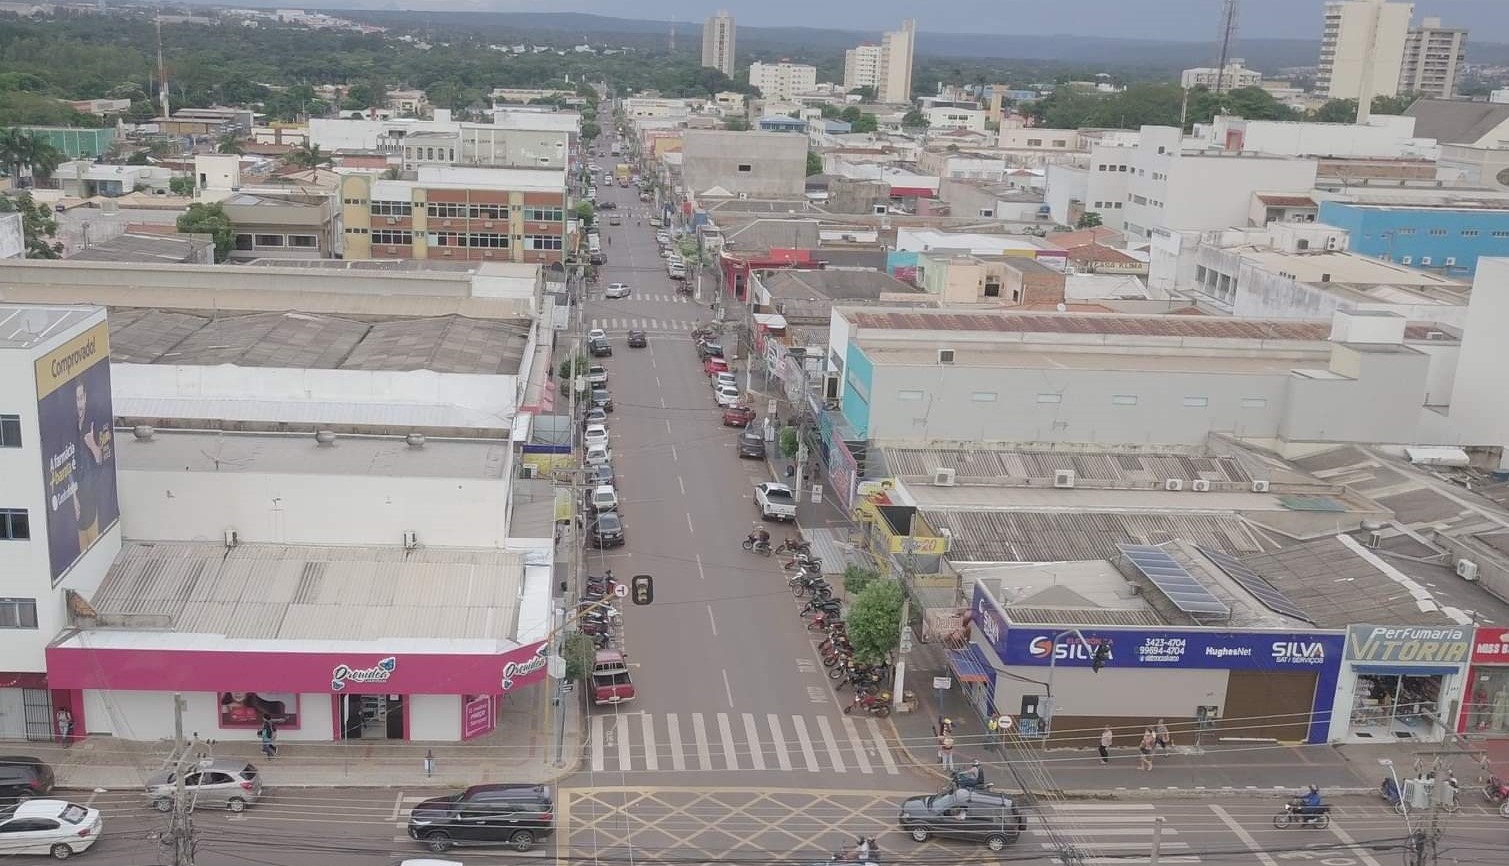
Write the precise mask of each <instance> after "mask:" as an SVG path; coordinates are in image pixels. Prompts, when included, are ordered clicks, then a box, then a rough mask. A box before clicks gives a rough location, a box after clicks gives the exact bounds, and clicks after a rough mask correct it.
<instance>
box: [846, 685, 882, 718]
mask: <svg viewBox="0 0 1509 866" xmlns="http://www.w3.org/2000/svg"><path fill="white" fill-rule="evenodd" d="M856 707H857V708H859V709H861V710H864V711H865V712H867V713H869V714H870V715H872V716H879V717H881V718H882V719H883V718H885V717H886V716H889V715H890V714H891V693H890V692H873V693H870V694H860V695H855V696H854V702H853V703H851V704H845V705H844V715H846V716H847V715H849V714H850V713H853V712H854V710H855V708H856Z"/></svg>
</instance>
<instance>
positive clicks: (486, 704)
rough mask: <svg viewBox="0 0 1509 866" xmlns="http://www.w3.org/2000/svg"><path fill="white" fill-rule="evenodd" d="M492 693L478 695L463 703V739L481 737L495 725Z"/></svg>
mask: <svg viewBox="0 0 1509 866" xmlns="http://www.w3.org/2000/svg"><path fill="white" fill-rule="evenodd" d="M494 724H495V722H494V716H493V699H492V696H491V695H477V696H476V697H473V698H471V699H469V700H468V701H467V702H466V703H464V704H462V705H461V739H463V740H470V739H472V738H473V737H480V736H482V735H483V734H485V733H487V732H488V731H491V730H492V729H493V727H494Z"/></svg>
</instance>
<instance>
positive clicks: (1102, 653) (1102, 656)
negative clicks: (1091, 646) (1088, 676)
mask: <svg viewBox="0 0 1509 866" xmlns="http://www.w3.org/2000/svg"><path fill="white" fill-rule="evenodd" d="M1110 659H1111V642H1110V641H1108V640H1103V641H1101V642H1100V643H1098V644H1096V645H1095V655H1094V656H1093V657H1092V658H1091V659H1090V670H1092V671H1094V672H1095V673H1097V674H1098V673H1100V669H1101V668H1103V667H1105V666H1106V662H1108V661H1110Z"/></svg>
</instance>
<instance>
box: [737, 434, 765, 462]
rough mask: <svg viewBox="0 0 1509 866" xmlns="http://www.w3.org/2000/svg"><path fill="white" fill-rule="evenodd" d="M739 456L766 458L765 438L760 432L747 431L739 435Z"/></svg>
mask: <svg viewBox="0 0 1509 866" xmlns="http://www.w3.org/2000/svg"><path fill="white" fill-rule="evenodd" d="M739 456H740V457H757V458H760V459H762V460H763V459H764V458H765V437H764V436H762V435H760V431H758V430H753V429H751V430H745V431H744V432H743V433H740V434H739Z"/></svg>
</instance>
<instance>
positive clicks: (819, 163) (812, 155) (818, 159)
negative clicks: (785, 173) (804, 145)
mask: <svg viewBox="0 0 1509 866" xmlns="http://www.w3.org/2000/svg"><path fill="white" fill-rule="evenodd" d="M822 173H823V157H822V154H820V153H818V152H817V151H815V150H809V151H807V176H808V177H811V176H813V175H814V174H822Z"/></svg>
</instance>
